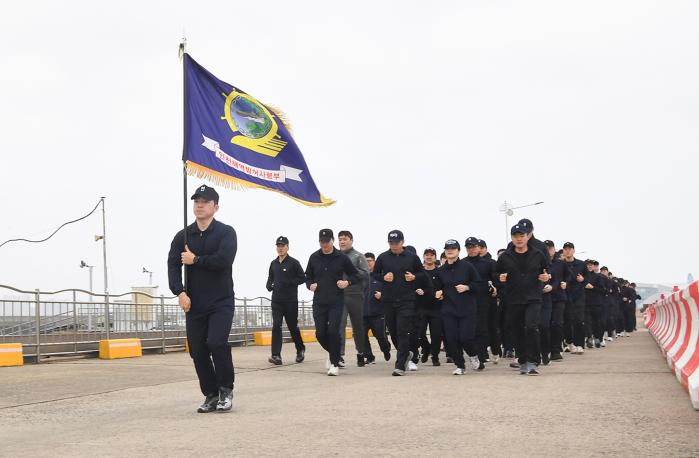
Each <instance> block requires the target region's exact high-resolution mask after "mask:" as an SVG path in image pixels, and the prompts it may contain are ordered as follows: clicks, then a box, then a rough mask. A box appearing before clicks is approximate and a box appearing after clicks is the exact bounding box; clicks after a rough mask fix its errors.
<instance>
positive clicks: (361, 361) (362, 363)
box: [357, 355, 366, 367]
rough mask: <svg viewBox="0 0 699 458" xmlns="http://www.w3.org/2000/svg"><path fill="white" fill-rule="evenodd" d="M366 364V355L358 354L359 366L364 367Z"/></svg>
mask: <svg viewBox="0 0 699 458" xmlns="http://www.w3.org/2000/svg"><path fill="white" fill-rule="evenodd" d="M365 364H366V362H365V361H364V355H357V367H364V365H365Z"/></svg>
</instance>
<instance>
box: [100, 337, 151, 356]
mask: <svg viewBox="0 0 699 458" xmlns="http://www.w3.org/2000/svg"><path fill="white" fill-rule="evenodd" d="M139 356H143V349H142V348H141V339H109V340H100V359H121V358H138V357H139Z"/></svg>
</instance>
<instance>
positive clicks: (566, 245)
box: [563, 242, 575, 249]
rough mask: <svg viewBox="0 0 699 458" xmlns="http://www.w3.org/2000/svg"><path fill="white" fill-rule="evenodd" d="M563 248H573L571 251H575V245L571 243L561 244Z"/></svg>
mask: <svg viewBox="0 0 699 458" xmlns="http://www.w3.org/2000/svg"><path fill="white" fill-rule="evenodd" d="M563 248H573V249H575V245H574V244H573V242H566V243H564V244H563Z"/></svg>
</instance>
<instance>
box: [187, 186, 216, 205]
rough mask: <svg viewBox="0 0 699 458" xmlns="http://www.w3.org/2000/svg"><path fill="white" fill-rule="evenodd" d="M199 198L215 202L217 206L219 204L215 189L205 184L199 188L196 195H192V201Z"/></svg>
mask: <svg viewBox="0 0 699 458" xmlns="http://www.w3.org/2000/svg"><path fill="white" fill-rule="evenodd" d="M198 198H202V199H204V200H213V201H214V203H215V204H218V193H217V192H216V190H215V189H214V188H212V187H211V186H207V185H205V184H203V185H201V186H199V187H198V188H197V190H196V191H195V192H194V194H192V200H194V199H198Z"/></svg>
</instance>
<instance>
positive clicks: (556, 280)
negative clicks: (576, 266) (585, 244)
mask: <svg viewBox="0 0 699 458" xmlns="http://www.w3.org/2000/svg"><path fill="white" fill-rule="evenodd" d="M549 273H550V274H551V283H550V284H551V286H552V287H553V290H552V291H551V300H552V301H553V302H565V301H566V298H567V296H566V290H564V289H562V288H561V282H562V281H566V277H565V266H564V265H563V261H561V260H560V259H558V256H557V255H556V256H554V257H553V259H552V260H551V270H550V272H549ZM567 287H568V286H567V285H566V288H567Z"/></svg>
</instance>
